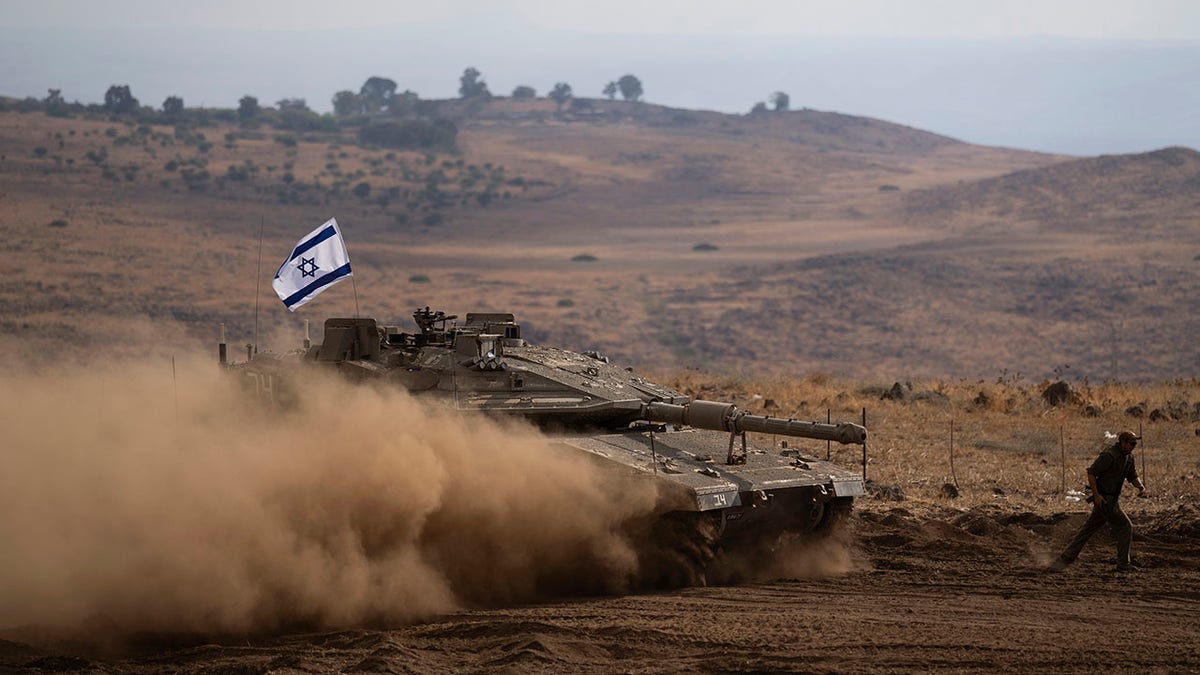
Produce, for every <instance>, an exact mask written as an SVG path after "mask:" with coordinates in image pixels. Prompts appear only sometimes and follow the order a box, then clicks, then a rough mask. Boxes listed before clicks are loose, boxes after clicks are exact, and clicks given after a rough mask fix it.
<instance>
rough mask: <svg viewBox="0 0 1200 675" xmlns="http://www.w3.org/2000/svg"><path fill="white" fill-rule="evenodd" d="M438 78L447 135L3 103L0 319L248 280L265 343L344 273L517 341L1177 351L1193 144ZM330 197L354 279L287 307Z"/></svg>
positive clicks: (722, 358)
mask: <svg viewBox="0 0 1200 675" xmlns="http://www.w3.org/2000/svg"><path fill="white" fill-rule="evenodd" d="M441 105H442V106H443V108H444V109H443V110H441V114H442V115H443V116H444V117H445V118H447V119H450V120H452V121H453V123H454V124H455V125H456V127H457V132H458V133H457V143H456V147H455V148H454V149H439V150H424V151H419V152H418V151H406V150H390V149H386V148H374V147H367V146H364V145H362V144H361V141H360V140H359V136H358V133H357V132H356V131H354V130H353V129H343V130H340V131H339V130H334V131H308V132H296V133H290V132H284V131H279V130H274V129H271V128H269V127H259V128H247V127H244V126H240V125H238V124H236V123H235V122H212V124H211V126H206V127H198V128H188V129H180V128H179V127H171V126H162V125H155V124H146V125H139V124H135V123H132V122H122V121H119V120H118V121H113V120H107V119H83V118H76V119H71V118H53V117H47V116H45V115H42V114H40V113H25V114H21V113H16V112H3V113H0V194H2V195H3V199H4V201H5V203H6V205H7V207H8V208H7V209H6V212H5V214H4V216H3V218H2V219H0V231H2V233H3V236H4V237H5V240H6V242H7V243H6V246H7V250H8V251H9V253H10V256H11V259H12V260H14V261H15V262H14V263H13V264H12V266H11V267H10V269H9V270H7V274H6V276H5V278H4V280H3V281H2V282H0V334H2V336H3V337H0V341H2V342H0V344H4V345H5V346H6V348H8V349H9V351H10V353H14V354H18V355H20V356H21V357H22V358H23V359H30V360H39V359H47V358H62V357H67V356H69V355H70V354H72V353H76V350H77V349H78V348H80V347H82V346H84V345H89V346H93V347H97V346H103V347H105V348H107V349H115V350H120V349H121V345H123V344H124V345H127V346H128V348H129V349H134V348H135V347H136V348H137V349H144V348H145V346H146V344H145V343H146V342H147V341H148V339H149V338H150V337H151V336H158V338H157V342H158V343H159V344H158V348H159V349H161V350H165V351H170V350H171V349H172V344H178V342H170V341H167V342H164V341H163V338H167V337H168V336H170V339H171V340H175V341H178V340H183V341H185V342H187V343H189V344H190V343H192V342H195V341H199V342H202V343H204V344H205V345H211V343H212V342H213V340H214V337H215V334H216V324H217V323H220V322H225V323H227V324H228V327H229V330H230V334H231V342H233V343H234V344H241V343H244V342H248V341H251V340H253V339H254V312H255V305H256V304H258V305H259V306H260V311H259V324H260V329H259V330H260V337H259V342H260V343H262V344H263V346H264V347H274V348H288V347H290V346H291V345H293V344H295V343H297V342H298V340H299V334H300V331H301V330H302V325H303V320H304V318H310V319H312V320H313V321H314V324H316V325H318V326H319V324H320V321H322V320H323V319H324V318H325V317H326V316H331V315H345V314H350V313H353V312H354V311H355V304H356V301H355V296H354V290H355V289H356V290H357V295H358V298H357V302H358V304H359V306H360V308H361V311H362V313H364V314H367V315H377V316H379V317H380V318H381V319H384V320H387V321H391V322H400V321H405V320H406V317H407V316H408V314H409V313H410V312H411V311H412V310H413V309H415V308H416V307H420V306H425V305H433V306H438V307H443V308H445V309H447V310H450V311H454V312H457V313H461V312H463V311H468V310H489V311H513V312H515V313H516V314H517V315H518V317H519V319H520V320H522V321H523V323H524V324H525V328H526V334H527V335H528V336H530V337H532V338H534V339H537V340H547V341H554V342H559V343H562V344H565V345H566V346H569V347H573V348H576V349H587V348H599V349H600V350H601V351H603V352H605V353H608V354H610V355H611V356H613V357H614V358H616V359H618V360H621V361H628V362H633V363H637V364H641V365H647V366H653V367H663V368H668V367H676V366H695V367H701V368H705V369H712V370H721V369H728V368H741V369H747V370H749V371H751V372H753V371H755V370H760V371H765V370H772V371H780V370H781V369H782V370H785V371H790V372H795V373H803V372H808V371H822V372H836V373H839V374H843V375H847V376H867V377H880V378H885V379H892V378H898V377H902V376H905V375H907V374H937V375H950V376H985V377H986V376H991V375H995V374H996V373H997V372H1000V371H1001V370H1008V371H1013V372H1015V371H1021V372H1024V373H1028V374H1031V375H1034V376H1041V375H1044V374H1047V373H1049V372H1050V371H1051V370H1052V369H1054V368H1055V367H1058V366H1061V365H1063V364H1067V363H1070V364H1071V365H1072V368H1073V370H1072V372H1074V373H1076V374H1078V375H1079V376H1081V377H1082V376H1090V377H1094V378H1103V377H1108V376H1111V375H1114V374H1115V375H1116V376H1119V377H1122V378H1131V377H1132V378H1159V377H1171V376H1175V375H1192V374H1194V373H1195V371H1196V369H1197V367H1200V355H1198V353H1197V348H1196V347H1195V346H1192V345H1193V342H1194V341H1192V340H1189V339H1188V338H1189V336H1190V335H1194V334H1195V333H1196V330H1195V329H1196V328H1197V326H1196V325H1195V320H1194V319H1193V318H1192V317H1195V316H1197V315H1198V314H1197V312H1196V309H1197V308H1196V304H1195V303H1196V300H1195V298H1197V297H1200V293H1197V287H1198V286H1200V280H1198V278H1197V274H1198V268H1200V262H1196V261H1194V260H1193V257H1195V256H1196V255H1197V254H1198V253H1200V241H1198V237H1200V230H1198V228H1196V227H1195V225H1194V214H1195V213H1196V203H1195V198H1194V194H1195V192H1194V190H1192V191H1191V192H1190V193H1189V186H1192V185H1194V184H1195V180H1196V175H1197V174H1196V166H1197V164H1198V163H1197V161H1196V153H1195V152H1193V151H1190V150H1186V149H1168V150H1164V151H1160V152H1158V153H1150V154H1148V155H1140V156H1128V157H1101V158H1086V159H1070V158H1064V157H1056V156H1049V155H1042V154H1037V153H1029V152H1023V151H1018V150H1009V149H1001V148H986V147H979V146H972V145H969V144H965V143H961V142H958V141H954V140H952V139H948V138H945V137H941V136H937V135H936V134H932V133H928V132H925V131H920V130H916V129H911V128H908V127H903V126H900V125H895V124H890V123H887V122H884V121H880V120H871V119H866V118H858V117H853V116H849V115H843V114H837V113H827V112H821V111H811V110H802V111H793V112H787V113H768V114H766V115H746V116H736V115H732V116H731V115H723V114H719V113H711V112H704V111H687V110H676V109H670V108H663V107H660V106H652V105H648V104H630V103H624V102H610V101H593V102H590V103H589V104H588V105H586V106H581V107H579V108H576V109H569V110H564V111H563V112H562V113H559V112H558V111H557V110H556V106H555V105H554V104H553V103H552V102H549V101H544V100H535V101H513V100H500V99H498V100H493V101H491V102H489V103H487V104H486V105H484V106H482V107H479V108H476V109H471V110H466V109H463V104H462V103H461V102H456V101H450V102H444V103H442V104H441ZM330 216H336V217H337V218H338V220H339V222H340V223H341V224H342V226H343V230H344V231H345V233H346V237H347V240H348V244H349V247H350V251H351V256H352V259H353V260H354V265H355V289H352V288H350V285H349V284H343V285H342V286H340V287H338V288H337V289H334V290H332V291H330V292H329V293H326V294H325V295H323V296H322V297H321V298H320V299H319V300H317V301H315V302H314V303H312V304H311V305H309V306H308V307H306V308H304V309H302V310H301V311H300V312H298V313H297V314H295V315H292V314H289V313H288V312H287V311H286V310H285V309H283V308H282V307H281V306H280V305H279V304H278V302H277V301H276V300H275V298H274V297H273V296H272V295H270V291H269V289H266V288H265V287H266V286H267V284H266V283H265V282H266V281H268V280H269V278H270V276H271V274H272V273H273V268H272V266H273V265H277V264H278V259H280V258H281V256H282V255H283V253H284V252H286V250H288V249H289V248H290V246H291V245H292V243H294V241H295V240H296V239H297V238H298V237H299V236H300V235H302V234H303V233H305V232H307V231H308V230H310V229H311V228H313V227H315V226H316V225H318V224H319V223H320V222H322V221H324V220H325V219H327V218H328V217H330ZM1132 223H1137V224H1138V225H1137V232H1138V234H1137V236H1130V232H1129V229H1130V227H1131V224H1132ZM260 227H261V228H262V231H263V233H264V245H263V251H264V253H263V259H264V262H263V264H262V269H261V271H259V270H258V242H257V238H258V234H259V230H260ZM260 282H262V283H261V284H260ZM260 285H261V287H264V288H261V289H260V290H259V295H258V300H257V303H256V287H259V286H260ZM1114 324H1116V325H1119V326H1125V327H1128V328H1127V329H1123V330H1121V331H1120V335H1121V337H1120V339H1116V340H1115V339H1114V338H1113V336H1112V333H1111V330H1110V327H1111V326H1112V325H1114ZM149 341H151V342H154V341H155V340H153V339H151V340H149ZM1114 363H1115V364H1116V367H1115V368H1114V367H1113V364H1114Z"/></svg>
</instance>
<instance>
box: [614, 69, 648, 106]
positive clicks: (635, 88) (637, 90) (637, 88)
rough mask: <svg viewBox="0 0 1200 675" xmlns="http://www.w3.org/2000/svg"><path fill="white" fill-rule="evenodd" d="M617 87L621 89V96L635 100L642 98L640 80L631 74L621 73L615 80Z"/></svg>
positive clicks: (627, 99) (628, 99)
mask: <svg viewBox="0 0 1200 675" xmlns="http://www.w3.org/2000/svg"><path fill="white" fill-rule="evenodd" d="M617 89H620V90H621V98H623V99H625V100H626V101H634V102H637V101H639V100H641V98H642V81H641V80H639V79H637V78H636V77H634V76H633V75H622V76H621V79H619V80H617Z"/></svg>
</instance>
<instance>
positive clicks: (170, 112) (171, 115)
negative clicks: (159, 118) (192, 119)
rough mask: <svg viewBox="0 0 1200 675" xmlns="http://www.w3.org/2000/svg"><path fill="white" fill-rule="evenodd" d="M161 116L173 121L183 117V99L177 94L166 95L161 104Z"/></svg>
mask: <svg viewBox="0 0 1200 675" xmlns="http://www.w3.org/2000/svg"><path fill="white" fill-rule="evenodd" d="M162 111H163V117H165V118H166V119H167V121H170V122H174V121H176V120H178V119H179V118H180V117H183V99H182V98H180V97H178V96H168V97H167V98H166V99H165V100H163V104H162Z"/></svg>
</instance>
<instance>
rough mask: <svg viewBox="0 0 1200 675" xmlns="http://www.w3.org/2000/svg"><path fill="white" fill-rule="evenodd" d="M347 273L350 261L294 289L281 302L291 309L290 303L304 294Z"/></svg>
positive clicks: (310, 292)
mask: <svg viewBox="0 0 1200 675" xmlns="http://www.w3.org/2000/svg"><path fill="white" fill-rule="evenodd" d="M330 229H333V228H330ZM306 250H307V249H306ZM349 275H350V263H346V264H345V265H342V266H341V267H339V268H337V269H336V270H334V271H332V272H330V273H329V274H326V275H325V276H323V277H321V278H320V279H317V280H316V281H314V282H312V283H311V284H309V285H307V286H305V287H304V288H301V289H300V290H298V291H296V292H295V293H292V294H291V295H289V296H288V297H287V299H286V300H284V301H283V304H285V305H287V307H288V309H291V308H292V305H294V304H296V303H297V302H300V301H301V300H303V299H304V298H305V297H306V296H308V295H311V294H313V293H316V292H317V291H318V290H320V289H321V288H323V287H325V286H328V285H329V284H332V283H334V282H335V281H338V280H340V279H342V278H343V277H346V276H349Z"/></svg>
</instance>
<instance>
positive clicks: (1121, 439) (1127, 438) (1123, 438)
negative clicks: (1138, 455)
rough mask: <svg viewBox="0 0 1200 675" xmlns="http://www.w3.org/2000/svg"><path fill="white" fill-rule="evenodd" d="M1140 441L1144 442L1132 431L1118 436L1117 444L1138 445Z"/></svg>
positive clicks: (1123, 432)
mask: <svg viewBox="0 0 1200 675" xmlns="http://www.w3.org/2000/svg"><path fill="white" fill-rule="evenodd" d="M1140 440H1142V439H1141V437H1139V436H1138V435H1137V434H1135V433H1133V432H1132V431H1122V432H1121V433H1119V434H1117V442H1118V443H1125V442H1129V443H1137V442H1138V441H1140Z"/></svg>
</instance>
